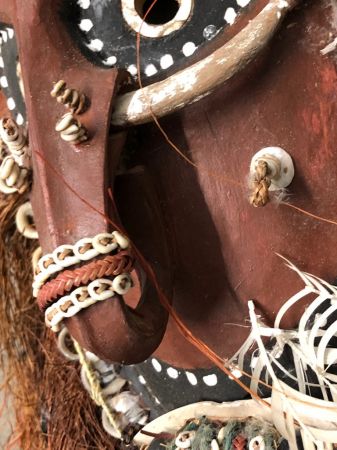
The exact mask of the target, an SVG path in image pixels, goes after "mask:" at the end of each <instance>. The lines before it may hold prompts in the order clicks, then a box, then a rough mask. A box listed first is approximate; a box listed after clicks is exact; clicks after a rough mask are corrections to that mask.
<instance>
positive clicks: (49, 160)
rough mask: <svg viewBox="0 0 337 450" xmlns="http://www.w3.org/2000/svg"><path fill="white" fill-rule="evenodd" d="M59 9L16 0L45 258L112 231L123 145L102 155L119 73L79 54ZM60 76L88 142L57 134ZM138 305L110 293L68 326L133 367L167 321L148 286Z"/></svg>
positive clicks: (47, 1) (41, 0)
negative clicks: (79, 107)
mask: <svg viewBox="0 0 337 450" xmlns="http://www.w3.org/2000/svg"><path fill="white" fill-rule="evenodd" d="M59 5H60V2H58V1H55V0H32V1H29V2H27V1H26V0H16V8H17V11H19V10H20V14H17V15H16V19H15V23H14V27H15V32H16V35H17V39H18V47H19V55H20V61H21V67H22V73H23V81H24V87H25V96H26V98H25V99H26V107H27V116H28V121H29V145H30V147H31V149H32V153H33V177H34V181H33V188H32V193H31V202H32V206H33V210H34V218H35V222H36V226H37V230H38V233H39V239H40V244H41V246H42V249H43V253H49V252H52V251H53V250H54V249H55V248H56V247H58V246H59V245H62V244H71V245H74V244H75V243H76V242H77V241H78V240H79V239H82V238H84V237H93V236H95V235H96V234H99V233H104V232H108V231H111V230H112V228H113V226H112V225H111V224H110V223H109V222H108V220H107V216H109V217H110V218H111V219H112V220H113V222H118V217H117V213H116V211H114V209H113V208H112V206H111V201H110V199H109V196H108V187H109V186H112V185H113V178H114V176H113V174H112V175H111V170H109V168H113V167H116V161H117V160H118V158H119V155H120V151H121V148H122V145H123V136H122V135H121V134H120V135H116V137H115V139H114V141H113V143H112V149H111V153H110V154H109V155H107V139H108V131H109V126H110V125H109V124H110V115H111V114H110V113H111V108H112V107H113V99H114V95H115V93H116V91H117V89H118V87H119V84H120V82H121V78H120V76H119V74H118V71H117V70H115V69H110V70H106V69H102V68H98V67H95V66H94V65H92V64H91V63H90V62H88V61H86V60H85V59H84V58H83V57H82V56H81V54H80V53H79V52H78V51H77V49H76V48H75V47H74V44H73V42H72V41H71V40H70V38H69V36H68V33H67V32H66V30H65V29H64V26H63V24H62V22H61V20H60V18H59ZM23 18H24V20H23ZM60 79H63V80H65V81H66V82H67V84H68V85H69V86H70V87H73V88H76V90H77V91H79V92H80V93H83V94H85V95H86V97H87V99H88V100H89V102H88V107H87V109H86V111H85V112H84V113H83V114H80V115H78V120H80V123H81V126H82V127H83V129H84V130H85V133H86V134H87V136H88V140H87V141H84V142H81V143H79V144H75V145H74V144H71V143H70V142H68V141H67V140H64V139H62V138H61V136H60V133H59V132H58V131H56V130H55V124H56V123H57V121H58V120H59V119H60V117H61V116H62V115H63V114H64V113H65V112H66V111H65V109H64V105H62V104H58V103H57V102H56V101H55V99H54V98H52V97H51V96H50V91H51V88H52V87H53V83H55V82H57V81H58V80H60ZM67 269H69V267H68V268H67ZM138 305H139V306H138V307H136V308H135V309H132V308H130V307H129V306H127V305H126V304H125V303H124V301H123V299H122V297H120V296H119V295H115V296H114V297H113V298H110V299H109V300H105V301H101V302H97V303H95V304H93V305H91V306H89V307H88V308H86V309H84V310H82V311H80V312H79V313H78V314H77V315H75V316H74V317H71V318H69V319H67V326H68V327H69V330H70V332H71V333H72V334H73V336H74V337H75V339H76V340H78V342H79V343H80V344H81V345H82V346H83V347H84V348H87V349H88V350H91V351H92V352H94V353H96V354H97V355H98V356H100V357H102V358H103V359H107V360H111V361H116V362H118V361H119V362H126V363H136V362H139V361H142V360H144V359H146V358H147V357H148V356H149V355H150V354H151V353H152V352H153V351H154V350H155V349H156V347H157V346H158V345H159V343H160V341H161V339H162V337H163V334H164V331H165V328H166V323H167V314H166V312H165V311H164V309H163V307H162V306H161V305H160V302H159V301H158V298H157V294H156V292H155V289H154V288H153V287H152V285H151V284H150V283H149V282H148V281H145V283H144V285H143V286H142V298H141V300H140V302H139V303H138Z"/></svg>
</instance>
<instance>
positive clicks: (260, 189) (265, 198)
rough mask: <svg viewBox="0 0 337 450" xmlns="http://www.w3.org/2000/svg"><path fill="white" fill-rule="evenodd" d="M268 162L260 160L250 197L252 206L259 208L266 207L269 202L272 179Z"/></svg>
mask: <svg viewBox="0 0 337 450" xmlns="http://www.w3.org/2000/svg"><path fill="white" fill-rule="evenodd" d="M269 175H270V171H269V167H268V163H267V161H265V160H264V159H259V161H258V163H257V166H256V168H255V172H254V177H253V179H252V193H251V195H250V198H249V201H250V204H251V205H253V206H255V207H256V208H259V207H261V206H266V204H267V203H268V202H269V186H270V184H271V179H270V178H269Z"/></svg>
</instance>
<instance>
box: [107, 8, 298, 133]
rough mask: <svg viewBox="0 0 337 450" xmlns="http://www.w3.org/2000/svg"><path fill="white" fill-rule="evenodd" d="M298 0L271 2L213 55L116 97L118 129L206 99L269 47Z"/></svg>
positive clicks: (115, 115) (113, 116) (114, 113)
mask: <svg viewBox="0 0 337 450" xmlns="http://www.w3.org/2000/svg"><path fill="white" fill-rule="evenodd" d="M298 1H299V0H287V1H285V0H271V1H270V2H269V3H268V4H267V5H266V6H265V7H264V8H263V9H262V11H261V12H260V13H259V14H257V16H256V17H255V18H254V19H253V20H251V21H250V22H249V23H248V25H247V26H246V27H245V28H244V29H243V30H241V31H240V32H239V33H237V34H236V35H235V36H234V37H233V38H232V39H231V40H230V41H229V42H227V43H226V44H224V45H223V46H222V47H220V48H218V49H217V50H215V51H214V52H213V53H212V54H211V55H209V56H207V57H206V58H204V59H202V60H200V61H198V62H197V63H195V64H192V65H191V66H189V67H187V68H185V69H183V70H181V71H179V72H177V73H175V74H174V75H171V76H170V77H168V78H166V79H165V80H163V81H159V82H157V83H153V84H151V85H149V86H146V87H144V88H143V89H138V90H137V91H135V92H130V93H128V94H124V95H121V96H120V97H118V98H117V101H116V105H115V110H114V112H113V115H112V124H113V125H115V126H126V125H138V124H142V123H146V122H150V121H151V120H152V117H153V115H155V116H156V117H163V116H166V115H167V114H170V113H173V112H174V111H177V110H179V109H181V108H184V107H185V106H186V105H188V104H191V103H193V102H196V101H198V100H200V99H202V98H203V97H206V96H207V95H208V94H210V93H211V92H212V91H213V90H214V89H216V88H217V87H218V86H220V85H221V84H222V83H224V82H225V81H227V80H229V79H230V78H232V77H233V76H234V75H236V74H237V73H238V72H240V71H241V70H242V69H243V68H244V67H246V66H247V65H248V64H249V63H250V62H251V61H252V60H253V59H254V58H255V57H256V55H257V54H258V53H259V52H260V51H261V50H262V49H263V48H264V47H265V46H266V45H267V44H268V42H269V41H270V39H271V37H272V36H273V35H274V34H275V32H276V30H277V28H278V26H279V25H280V23H281V22H282V20H283V18H284V17H285V15H286V14H287V12H288V11H290V10H291V9H292V8H293V7H294V6H295V5H296V4H297V3H298Z"/></svg>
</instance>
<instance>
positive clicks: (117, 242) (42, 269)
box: [33, 231, 130, 297]
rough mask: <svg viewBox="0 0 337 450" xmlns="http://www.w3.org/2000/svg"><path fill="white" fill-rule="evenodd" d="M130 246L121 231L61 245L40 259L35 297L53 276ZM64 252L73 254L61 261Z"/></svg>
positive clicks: (34, 284)
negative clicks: (81, 263) (87, 246)
mask: <svg viewBox="0 0 337 450" xmlns="http://www.w3.org/2000/svg"><path fill="white" fill-rule="evenodd" d="M107 241H108V242H107ZM109 241H111V242H109ZM86 244H89V245H90V248H88V250H86V251H85V252H82V250H81V249H82V248H83V247H84V246H85V245H86ZM129 245H130V243H129V240H128V239H127V238H126V237H125V236H123V235H122V234H121V233H120V232H119V231H113V232H112V233H100V234H97V235H96V236H94V237H93V238H83V239H80V240H79V241H78V242H77V243H76V244H75V245H69V244H65V245H60V246H59V247H57V248H56V249H55V250H54V251H53V252H52V253H47V254H46V255H44V256H43V257H42V258H40V259H39V261H38V263H37V267H38V270H39V273H37V274H35V276H34V282H33V295H34V297H37V296H38V293H39V290H40V289H41V287H42V286H43V285H44V283H45V282H46V281H47V280H48V279H49V277H50V276H51V275H53V274H55V273H57V272H61V271H62V270H64V268H66V267H70V266H73V265H75V264H78V263H80V262H81V261H89V260H90V259H93V258H96V256H98V255H104V254H107V253H111V252H112V251H114V250H118V249H121V250H125V249H126V248H128V247H129ZM64 250H69V252H71V253H72V254H69V256H66V257H65V258H64V259H60V258H59V255H60V254H61V253H62V252H63V251H64ZM46 263H49V264H48V266H45V264H46Z"/></svg>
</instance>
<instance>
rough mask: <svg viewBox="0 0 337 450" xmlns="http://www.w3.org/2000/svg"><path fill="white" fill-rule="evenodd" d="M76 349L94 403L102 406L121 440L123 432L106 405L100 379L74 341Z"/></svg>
mask: <svg viewBox="0 0 337 450" xmlns="http://www.w3.org/2000/svg"><path fill="white" fill-rule="evenodd" d="M74 347H75V350H76V352H77V354H78V356H79V361H80V364H81V366H82V367H83V369H84V371H85V374H86V377H87V379H88V382H89V385H90V391H91V396H92V399H93V401H94V402H95V403H96V405H98V406H100V407H101V408H102V409H103V411H104V412H105V414H106V416H107V418H108V420H109V422H110V424H111V425H112V426H113V427H114V428H115V430H116V433H117V434H118V435H119V438H121V437H122V433H121V430H120V428H119V426H118V423H117V421H116V418H115V415H114V413H113V411H112V410H111V409H110V408H109V406H108V404H107V403H106V401H105V399H104V396H103V394H102V389H101V386H100V382H99V379H98V377H97V375H96V373H95V371H94V370H93V369H92V366H91V364H90V362H89V361H88V359H87V358H86V357H85V354H84V351H83V349H82V347H81V346H80V345H79V344H78V342H76V341H75V340H74Z"/></svg>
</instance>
